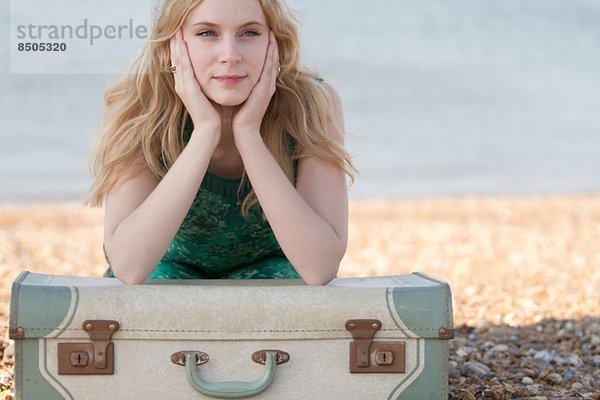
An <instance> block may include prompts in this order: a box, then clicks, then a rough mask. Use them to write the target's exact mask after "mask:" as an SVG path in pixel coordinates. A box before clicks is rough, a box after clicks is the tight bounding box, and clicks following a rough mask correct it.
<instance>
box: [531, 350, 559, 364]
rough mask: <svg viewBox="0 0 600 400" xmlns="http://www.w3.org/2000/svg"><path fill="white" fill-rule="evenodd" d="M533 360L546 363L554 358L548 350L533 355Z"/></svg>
mask: <svg viewBox="0 0 600 400" xmlns="http://www.w3.org/2000/svg"><path fill="white" fill-rule="evenodd" d="M533 358H535V359H536V360H542V361H545V362H547V363H549V362H551V361H552V360H554V356H553V355H552V353H550V352H549V351H548V350H542V351H538V352H537V353H535V356H533Z"/></svg>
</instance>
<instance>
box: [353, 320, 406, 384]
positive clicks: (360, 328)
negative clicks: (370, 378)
mask: <svg viewBox="0 0 600 400" xmlns="http://www.w3.org/2000/svg"><path fill="white" fill-rule="evenodd" d="M346 329H347V330H348V331H350V333H351V334H352V338H353V339H354V340H353V341H352V342H350V373H353V374H356V373H386V372H396V373H397V372H405V367H404V355H405V352H404V342H387V341H386V342H374V341H373V338H374V337H375V334H376V333H377V331H378V330H380V329H381V321H379V320H377V319H351V320H348V321H346Z"/></svg>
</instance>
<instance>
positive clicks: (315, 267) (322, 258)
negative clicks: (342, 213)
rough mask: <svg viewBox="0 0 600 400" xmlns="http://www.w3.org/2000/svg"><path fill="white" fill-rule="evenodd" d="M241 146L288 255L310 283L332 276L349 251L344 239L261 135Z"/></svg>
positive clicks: (275, 231)
mask: <svg viewBox="0 0 600 400" xmlns="http://www.w3.org/2000/svg"><path fill="white" fill-rule="evenodd" d="M256 138H257V139H256ZM238 150H239V151H240V154H241V156H242V159H243V161H244V167H245V169H246V172H247V174H248V177H249V178H250V181H251V183H252V187H253V189H254V191H255V193H256V196H257V197H258V200H259V201H260V205H261V207H262V209H263V211H264V212H265V215H266V216H267V218H268V220H269V224H270V225H271V228H272V229H273V233H274V234H275V236H276V237H277V241H278V242H279V245H280V246H281V249H282V250H283V252H284V254H285V255H286V257H287V258H288V259H289V260H290V262H291V263H292V265H293V266H294V267H295V268H296V270H297V271H298V273H299V274H300V275H301V276H302V278H303V279H304V281H305V282H306V283H308V284H324V283H327V282H328V281H330V280H331V279H333V278H334V277H335V274H336V273H337V271H338V268H339V265H340V261H341V259H342V257H343V256H344V253H345V251H346V243H345V241H344V240H343V239H342V238H340V236H339V235H338V234H337V233H336V232H335V230H334V229H333V228H332V227H331V226H330V225H329V224H328V223H327V221H325V220H324V219H323V218H321V217H320V216H319V215H318V214H317V213H316V212H315V211H314V210H313V209H312V208H311V207H310V206H309V205H308V204H307V203H306V201H304V199H303V198H302V196H300V194H299V193H298V191H297V190H296V188H295V187H294V186H293V185H292V183H291V182H290V181H289V180H288V178H287V177H286V175H285V174H284V173H283V171H282V170H281V168H280V166H279V164H277V161H276V160H275V158H274V157H273V155H272V154H271V152H270V151H269V150H268V148H267V147H266V145H265V144H264V142H263V141H262V139H261V138H260V136H259V135H253V136H252V138H250V139H248V140H246V141H244V143H243V144H242V143H240V145H239V146H238Z"/></svg>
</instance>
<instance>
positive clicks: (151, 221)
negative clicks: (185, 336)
mask: <svg viewBox="0 0 600 400" xmlns="http://www.w3.org/2000/svg"><path fill="white" fill-rule="evenodd" d="M217 144H218V138H217V139H216V140H215V135H209V134H200V133H196V132H194V133H193V134H192V136H191V138H190V141H189V142H188V144H187V146H186V147H185V148H184V150H183V151H182V153H181V154H180V155H179V157H178V158H177V160H176V161H175V163H173V165H172V166H171V168H170V169H169V171H168V172H167V174H166V175H165V176H164V177H163V178H162V180H161V181H160V182H159V183H158V185H157V186H156V187H155V188H154V190H153V191H152V192H151V193H150V194H149V195H148V197H147V198H146V199H145V200H144V201H143V203H141V204H140V205H139V206H138V207H137V208H136V209H135V210H134V211H133V212H131V214H129V215H128V216H127V217H126V218H125V219H124V220H123V221H121V223H120V224H119V225H118V226H117V228H116V229H115V230H114V232H113V233H112V235H110V236H108V238H107V239H106V241H105V247H106V252H107V254H108V258H109V260H110V263H111V266H112V268H113V272H114V274H115V276H116V277H118V278H119V279H121V280H122V281H123V282H125V283H128V284H140V283H143V282H144V281H145V280H146V278H147V277H148V275H150V274H151V273H152V271H153V270H154V268H155V267H156V265H157V264H158V262H159V261H160V260H161V259H162V257H163V256H164V254H165V253H166V251H167V249H168V248H169V245H170V243H171V241H172V240H173V237H174V236H175V234H176V233H177V230H178V229H179V227H180V226H181V223H182V222H183V220H184V218H185V216H186V215H187V213H188V211H189V209H190V207H191V205H192V202H193V201H194V198H195V196H196V193H197V192H198V189H199V187H200V184H201V182H202V179H203V178H204V175H205V174H206V170H207V168H208V165H209V162H210V159H211V155H212V153H213V151H214V149H215V147H216V145H217ZM107 207H108V205H107Z"/></svg>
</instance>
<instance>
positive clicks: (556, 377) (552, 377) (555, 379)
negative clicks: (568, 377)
mask: <svg viewBox="0 0 600 400" xmlns="http://www.w3.org/2000/svg"><path fill="white" fill-rule="evenodd" d="M544 379H545V380H546V381H547V382H550V383H552V384H553V385H559V384H560V383H561V382H562V381H563V378H562V376H560V374H557V373H556V372H553V373H551V374H548V375H546V377H545V378H544Z"/></svg>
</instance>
